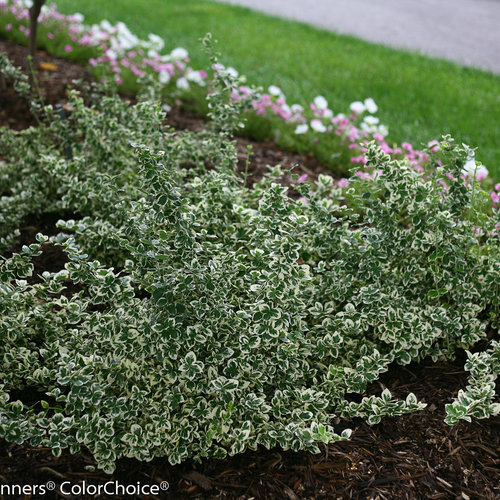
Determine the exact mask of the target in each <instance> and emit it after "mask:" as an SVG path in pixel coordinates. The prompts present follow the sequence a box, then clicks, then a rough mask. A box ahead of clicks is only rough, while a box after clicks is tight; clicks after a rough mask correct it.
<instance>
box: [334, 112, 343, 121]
mask: <svg viewBox="0 0 500 500" xmlns="http://www.w3.org/2000/svg"><path fill="white" fill-rule="evenodd" d="M335 118H337V120H343V119H344V118H345V115H344V113H339V114H338V115H337V116H336V117H335Z"/></svg>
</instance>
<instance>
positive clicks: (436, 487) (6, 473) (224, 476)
mask: <svg viewBox="0 0 500 500" xmlns="http://www.w3.org/2000/svg"><path fill="white" fill-rule="evenodd" d="M0 50H3V51H5V52H7V53H8V54H9V56H10V57H11V58H12V59H13V60H14V62H15V63H16V64H18V65H19V64H21V63H22V62H23V61H24V60H25V57H26V50H25V49H24V48H22V47H18V46H16V45H13V44H10V43H7V42H0ZM40 62H43V63H51V64H53V65H54V66H55V68H56V69H55V70H52V71H43V72H41V74H40V84H41V87H42V89H43V91H44V92H45V94H46V98H47V100H48V102H50V103H53V104H55V103H64V99H65V87H66V84H67V82H69V81H71V80H72V79H75V78H83V79H87V80H88V79H89V75H87V74H86V73H85V70H84V69H83V68H81V67H80V66H78V65H74V64H72V63H69V62H67V61H63V60H60V59H54V58H52V57H50V56H48V55H47V54H44V53H40V56H39V63H40ZM33 124H35V122H34V120H33V118H32V117H31V115H30V114H29V111H28V107H27V106H25V104H24V103H22V101H21V100H19V98H18V97H17V95H15V94H14V93H13V92H12V90H11V89H10V88H9V87H8V88H7V89H6V90H5V91H2V93H1V97H0V125H7V126H9V127H11V128H17V129H21V128H25V127H26V126H29V125H33ZM167 124H168V125H170V126H175V127H178V128H189V129H197V128H201V127H202V125H203V121H202V120H201V119H200V118H199V117H197V116H196V115H193V114H192V113H190V112H187V111H185V110H182V109H181V108H178V109H177V108H176V109H174V110H173V111H172V112H171V113H170V114H169V118H168V123H167ZM237 144H238V152H239V160H240V161H239V168H240V169H244V168H245V160H246V157H247V147H248V146H249V145H251V146H252V153H253V154H252V156H251V161H250V165H249V167H250V172H251V176H250V178H249V182H253V181H255V180H258V179H260V178H261V177H262V174H263V173H264V172H265V170H266V165H267V164H270V165H275V164H278V163H279V164H281V165H282V166H283V167H284V168H290V167H294V166H295V171H296V172H297V173H299V174H308V175H309V176H310V177H312V178H314V177H316V176H317V175H318V174H319V173H322V172H325V171H326V169H325V168H324V167H322V166H321V165H320V164H318V162H317V161H316V160H314V158H313V157H311V156H308V155H305V156H304V155H297V154H294V153H290V152H284V151H281V150H280V149H279V148H277V147H276V146H275V145H274V144H273V143H271V142H265V143H257V142H252V141H249V140H247V139H242V138H238V139H237ZM0 155H1V152H0ZM283 182H284V183H289V179H284V181H283ZM57 219H58V217H54V215H52V216H46V217H43V216H36V217H33V218H30V219H29V220H25V221H24V224H23V225H22V227H21V228H20V229H21V240H22V241H20V245H23V244H30V243H33V242H34V241H35V240H34V236H35V235H36V233H37V232H43V233H45V234H49V235H50V234H54V233H55V232H57V230H56V228H55V222H56V220H57ZM51 248H52V250H51ZM64 259H65V256H64V253H63V252H62V251H55V249H54V248H53V247H48V248H45V252H44V254H43V255H42V256H40V257H39V258H38V260H37V262H36V263H37V267H36V269H35V271H36V273H37V274H41V273H42V272H43V271H44V270H50V271H54V270H57V269H61V268H62V266H63V264H64V261H65V260H64ZM464 359H465V356H462V357H461V359H458V360H457V361H456V362H454V363H439V364H430V363H429V364H425V363H423V364H421V365H415V364H411V365H409V366H408V367H407V368H401V367H393V368H392V369H391V370H390V371H389V372H388V373H386V374H383V375H382V376H381V378H380V380H379V381H378V382H376V383H375V385H376V386H377V387H380V386H383V387H387V388H389V389H390V391H391V392H392V394H393V395H394V396H396V397H405V396H406V395H407V394H408V393H409V392H413V393H414V394H415V395H416V396H417V398H418V399H419V400H421V401H422V402H425V403H427V407H426V409H425V410H423V411H421V412H419V413H415V414H411V415H408V416H403V417H395V418H386V419H384V420H383V421H382V423H381V424H378V425H375V426H372V427H370V426H368V425H367V424H365V423H363V422H361V421H359V422H358V421H356V422H350V423H349V426H350V427H351V428H353V430H354V432H353V435H352V439H351V440H350V441H347V442H343V443H338V444H334V445H329V446H327V447H324V448H323V450H322V453H321V454H319V455H311V454H307V453H293V452H283V451H281V450H272V451H267V450H262V451H259V452H245V453H243V454H240V455H237V456H235V457H232V458H228V459H224V460H218V461H217V460H205V461H203V462H202V463H201V464H195V463H192V462H185V463H183V464H182V465H179V466H171V465H170V464H169V463H168V461H167V460H166V459H155V460H153V461H152V462H149V463H141V462H138V461H135V460H128V459H127V460H125V459H121V460H119V461H118V462H117V469H116V471H115V473H114V474H113V476H112V478H113V479H116V480H119V481H120V482H121V483H122V484H134V483H136V482H137V481H140V482H141V483H143V484H148V483H149V484H157V483H160V482H161V481H168V482H169V484H170V488H169V490H168V491H167V492H166V493H165V494H164V497H165V498H252V497H253V498H266V499H269V498H283V499H302V498H303V499H306V498H310V499H320V498H377V496H378V497H379V498H435V499H438V498H464V499H467V498H486V499H494V498H498V496H499V495H500V490H499V484H500V459H499V458H498V449H500V426H499V425H498V424H499V423H500V419H499V418H492V419H490V420H481V421H474V422H473V423H470V424H469V423H465V422H461V423H460V424H458V425H457V426H455V427H450V426H448V425H446V424H445V423H444V421H443V419H444V416H445V412H444V403H447V402H450V401H451V400H452V399H453V397H455V396H456V394H457V392H458V390H459V388H463V387H464V386H465V385H466V374H465V372H464V371H463V364H464ZM91 465H94V460H93V458H92V457H91V455H90V454H86V453H82V454H79V455H70V454H69V453H67V452H63V454H62V456H60V457H54V456H52V454H51V451H50V450H49V449H46V448H42V449H35V448H32V447H28V446H19V445H14V444H10V443H5V442H2V443H1V445H0V480H1V481H2V483H3V484H14V483H16V484H23V483H24V484H40V483H43V482H45V481H48V480H52V481H55V482H56V483H58V484H60V483H61V482H63V481H64V480H68V481H71V482H72V483H75V484H76V483H81V482H82V481H84V480H85V481H87V483H92V484H100V483H104V482H106V481H108V480H109V478H110V476H107V475H106V474H104V473H103V472H101V471H97V472H91V471H89V470H87V469H86V466H91ZM103 498H104V497H103Z"/></svg>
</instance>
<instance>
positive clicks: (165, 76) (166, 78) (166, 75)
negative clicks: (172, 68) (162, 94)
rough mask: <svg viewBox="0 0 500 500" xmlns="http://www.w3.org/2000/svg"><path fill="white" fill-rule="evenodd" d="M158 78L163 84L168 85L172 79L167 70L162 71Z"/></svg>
mask: <svg viewBox="0 0 500 500" xmlns="http://www.w3.org/2000/svg"><path fill="white" fill-rule="evenodd" d="M158 80H159V81H160V83H161V84H162V85H166V84H167V83H168V82H169V81H170V73H169V72H168V71H165V70H162V71H160V73H159V75H158Z"/></svg>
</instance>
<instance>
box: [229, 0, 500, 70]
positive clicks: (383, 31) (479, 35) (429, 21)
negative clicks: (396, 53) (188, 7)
mask: <svg viewBox="0 0 500 500" xmlns="http://www.w3.org/2000/svg"><path fill="white" fill-rule="evenodd" d="M219 1H223V2H225V3H231V4H235V5H242V6H245V7H250V8H252V9H254V10H258V11H262V12H266V13H268V14H272V15H275V16H278V17H282V18H286V19H293V20H296V21H301V22H303V23H307V24H311V25H314V26H317V27H320V28H324V29H327V30H330V31H335V32H337V33H343V34H349V35H354V36H356V37H358V38H362V39H364V40H368V41H371V42H377V43H382V44H384V45H388V46H391V47H396V48H404V49H410V50H416V51H418V52H420V53H422V54H427V55H430V56H434V57H441V58H444V59H449V60H451V61H455V62H458V63H461V64H464V65H466V66H473V67H476V68H480V69H484V70H487V71H492V72H494V73H497V74H500V0H219Z"/></svg>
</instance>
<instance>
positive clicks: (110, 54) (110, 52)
mask: <svg viewBox="0 0 500 500" xmlns="http://www.w3.org/2000/svg"><path fill="white" fill-rule="evenodd" d="M106 55H107V56H108V57H109V58H110V59H111V60H112V61H114V60H116V59H118V54H117V53H116V52H115V51H114V50H113V49H108V50H107V51H106Z"/></svg>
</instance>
